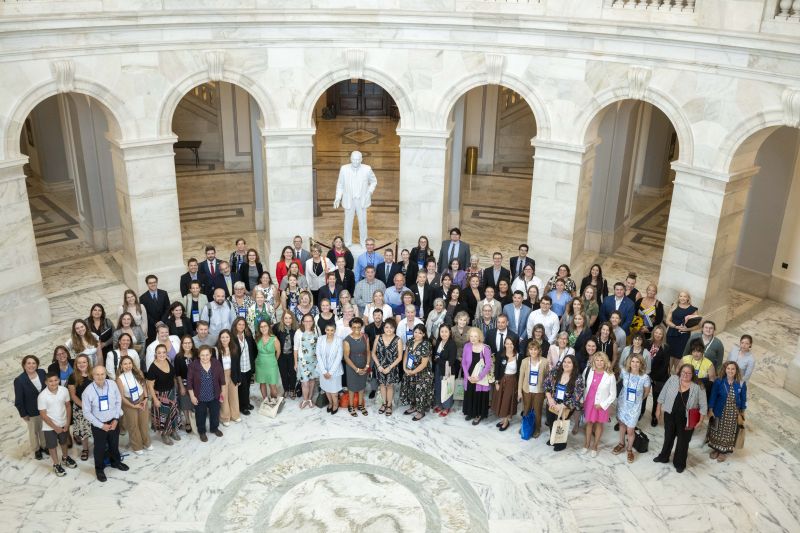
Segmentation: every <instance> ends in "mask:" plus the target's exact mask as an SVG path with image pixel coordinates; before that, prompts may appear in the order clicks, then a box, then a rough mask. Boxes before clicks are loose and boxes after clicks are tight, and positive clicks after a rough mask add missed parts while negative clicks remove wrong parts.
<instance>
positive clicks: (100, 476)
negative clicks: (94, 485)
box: [94, 470, 107, 483]
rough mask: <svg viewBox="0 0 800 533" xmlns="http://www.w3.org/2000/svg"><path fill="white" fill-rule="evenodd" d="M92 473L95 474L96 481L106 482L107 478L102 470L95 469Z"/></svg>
mask: <svg viewBox="0 0 800 533" xmlns="http://www.w3.org/2000/svg"><path fill="white" fill-rule="evenodd" d="M94 473H95V474H96V475H97V481H100V482H101V483H105V482H106V479H107V478H106V473H105V472H103V471H102V470H95V471H94Z"/></svg>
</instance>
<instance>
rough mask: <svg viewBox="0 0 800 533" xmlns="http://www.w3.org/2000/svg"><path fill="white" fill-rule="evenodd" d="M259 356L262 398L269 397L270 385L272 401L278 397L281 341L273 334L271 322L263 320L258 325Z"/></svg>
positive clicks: (257, 372)
mask: <svg viewBox="0 0 800 533" xmlns="http://www.w3.org/2000/svg"><path fill="white" fill-rule="evenodd" d="M256 339H257V340H256V346H257V347H258V356H257V357H256V383H258V384H259V387H260V388H261V399H262V400H266V399H267V385H269V399H270V402H271V401H273V400H274V399H277V398H278V382H279V381H280V376H279V374H278V354H280V353H281V343H280V342H278V338H277V337H276V336H275V335H273V334H272V328H270V327H269V322H267V321H266V320H263V321H261V323H259V325H258V335H257V336H256Z"/></svg>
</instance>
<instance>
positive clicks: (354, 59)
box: [344, 48, 367, 80]
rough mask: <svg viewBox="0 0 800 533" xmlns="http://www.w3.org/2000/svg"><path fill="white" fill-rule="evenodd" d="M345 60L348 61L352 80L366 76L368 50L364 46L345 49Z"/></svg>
mask: <svg viewBox="0 0 800 533" xmlns="http://www.w3.org/2000/svg"><path fill="white" fill-rule="evenodd" d="M344 60H345V62H346V63H347V72H348V73H349V75H350V79H351V80H359V79H362V78H363V77H364V64H365V63H366V60H367V52H366V51H365V50H364V49H363V48H348V49H347V50H345V51H344Z"/></svg>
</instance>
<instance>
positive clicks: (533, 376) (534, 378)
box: [528, 370, 539, 387]
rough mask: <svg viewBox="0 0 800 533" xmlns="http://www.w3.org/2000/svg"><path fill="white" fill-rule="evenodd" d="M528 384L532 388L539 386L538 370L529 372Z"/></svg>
mask: <svg viewBox="0 0 800 533" xmlns="http://www.w3.org/2000/svg"><path fill="white" fill-rule="evenodd" d="M528 384H529V385H530V386H532V387H535V386H536V385H538V384H539V371H538V370H531V373H530V376H529V377H528Z"/></svg>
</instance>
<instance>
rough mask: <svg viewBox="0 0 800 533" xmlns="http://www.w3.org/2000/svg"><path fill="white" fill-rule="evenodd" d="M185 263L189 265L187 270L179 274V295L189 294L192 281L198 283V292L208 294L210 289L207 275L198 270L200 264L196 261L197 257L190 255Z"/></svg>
mask: <svg viewBox="0 0 800 533" xmlns="http://www.w3.org/2000/svg"><path fill="white" fill-rule="evenodd" d="M186 264H187V266H188V267H189V271H188V272H186V273H185V274H183V275H182V276H181V283H180V285H181V296H186V295H187V294H189V288H190V286H191V284H192V282H193V281H197V282H198V283H200V292H201V293H203V294H205V295H208V292H209V290H210V286H209V285H210V284H209V283H208V276H206V275H205V274H203V273H202V272H200V265H199V264H198V263H197V259H195V258H194V257H191V258H189V261H188V262H187V263H186Z"/></svg>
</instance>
